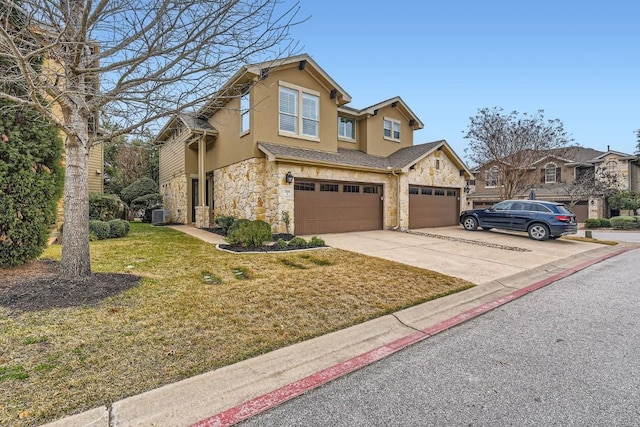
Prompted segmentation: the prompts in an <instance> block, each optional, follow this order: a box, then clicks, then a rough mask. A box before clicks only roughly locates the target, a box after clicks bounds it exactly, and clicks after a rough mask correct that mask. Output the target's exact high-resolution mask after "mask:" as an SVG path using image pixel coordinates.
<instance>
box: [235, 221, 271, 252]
mask: <svg viewBox="0 0 640 427" xmlns="http://www.w3.org/2000/svg"><path fill="white" fill-rule="evenodd" d="M226 240H227V242H229V243H230V244H232V245H240V246H242V247H247V246H262V245H264V244H265V243H266V242H268V241H270V240H271V226H270V225H269V224H268V223H266V222H264V221H261V220H255V221H249V220H242V219H240V220H237V221H235V222H234V223H233V225H232V226H231V227H230V228H229V232H228V233H227V237H226Z"/></svg>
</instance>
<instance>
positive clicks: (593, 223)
mask: <svg viewBox="0 0 640 427" xmlns="http://www.w3.org/2000/svg"><path fill="white" fill-rule="evenodd" d="M600 224H601V222H600V219H599V218H588V219H585V220H584V228H598V227H602V225H600Z"/></svg>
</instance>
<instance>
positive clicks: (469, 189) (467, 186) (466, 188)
mask: <svg viewBox="0 0 640 427" xmlns="http://www.w3.org/2000/svg"><path fill="white" fill-rule="evenodd" d="M469 191H471V187H469V183H467V185H465V186H464V192H465V193H467V194H469Z"/></svg>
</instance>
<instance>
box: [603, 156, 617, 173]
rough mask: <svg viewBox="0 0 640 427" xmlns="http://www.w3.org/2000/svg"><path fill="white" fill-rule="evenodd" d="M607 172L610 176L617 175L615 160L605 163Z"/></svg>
mask: <svg viewBox="0 0 640 427" xmlns="http://www.w3.org/2000/svg"><path fill="white" fill-rule="evenodd" d="M605 170H606V171H607V173H608V174H609V175H610V176H614V175H617V173H618V162H616V161H615V160H609V161H608V162H607V164H606V169H605Z"/></svg>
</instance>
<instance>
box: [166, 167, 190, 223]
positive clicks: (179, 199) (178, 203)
mask: <svg viewBox="0 0 640 427" xmlns="http://www.w3.org/2000/svg"><path fill="white" fill-rule="evenodd" d="M160 194H162V198H163V202H164V208H165V209H166V210H167V211H169V222H175V223H181V224H186V223H187V215H188V213H189V209H188V194H187V177H186V175H180V176H178V177H176V178H173V179H172V180H171V181H169V182H165V183H163V184H161V185H160Z"/></svg>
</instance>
